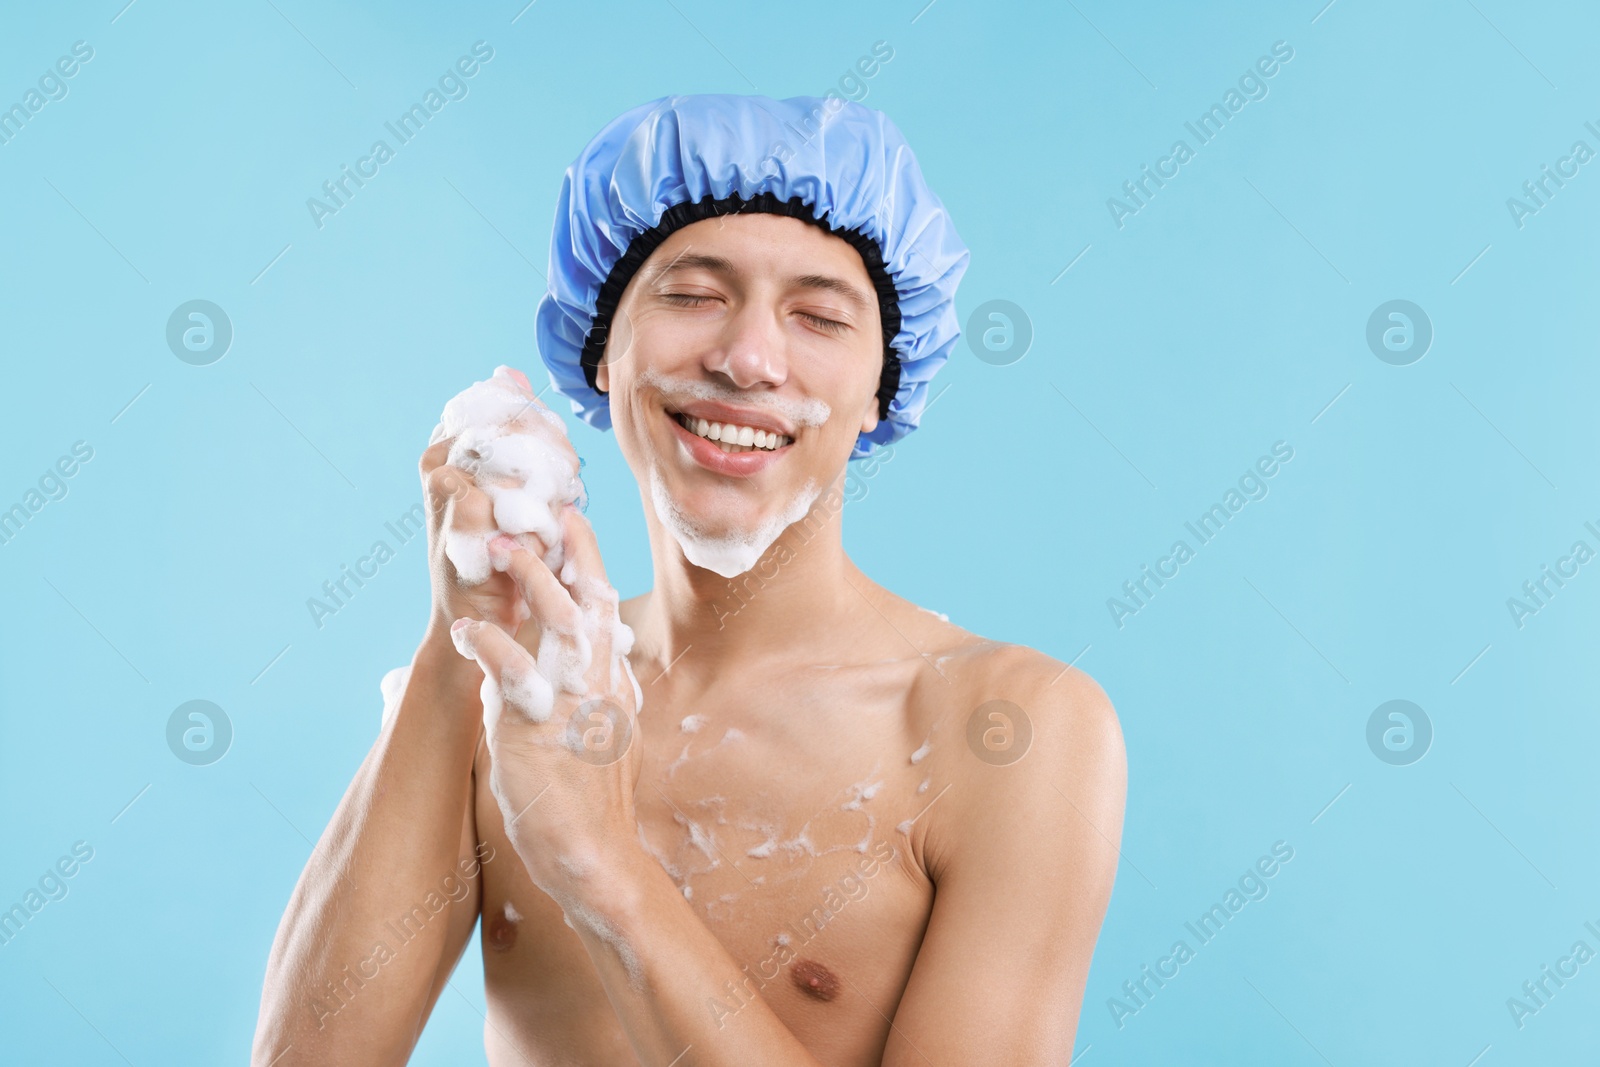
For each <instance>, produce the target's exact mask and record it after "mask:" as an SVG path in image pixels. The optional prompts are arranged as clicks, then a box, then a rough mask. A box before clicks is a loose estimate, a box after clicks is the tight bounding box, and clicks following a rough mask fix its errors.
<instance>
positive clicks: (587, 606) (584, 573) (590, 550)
mask: <svg viewBox="0 0 1600 1067" xmlns="http://www.w3.org/2000/svg"><path fill="white" fill-rule="evenodd" d="M561 512H562V513H561V542H562V545H563V547H564V556H565V559H566V562H565V563H564V564H562V567H561V584H562V585H564V586H566V587H567V589H568V590H569V591H570V592H571V593H572V599H573V600H575V601H576V602H577V604H578V607H580V608H582V609H583V611H584V612H585V613H594V614H596V615H599V616H602V617H604V616H606V615H607V614H608V613H609V615H610V616H615V615H616V610H617V591H616V590H615V589H613V588H611V582H610V580H609V579H607V578H606V567H605V563H604V562H603V561H602V560H601V559H600V542H599V541H598V540H597V539H596V537H595V533H594V527H593V526H591V525H589V520H588V519H587V518H585V517H584V514H583V512H581V511H579V510H578V509H577V508H576V507H574V506H572V505H571V504H568V505H567V506H565V507H564V508H562V509H561Z"/></svg>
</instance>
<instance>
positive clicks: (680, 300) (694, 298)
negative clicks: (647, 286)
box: [660, 293, 713, 307]
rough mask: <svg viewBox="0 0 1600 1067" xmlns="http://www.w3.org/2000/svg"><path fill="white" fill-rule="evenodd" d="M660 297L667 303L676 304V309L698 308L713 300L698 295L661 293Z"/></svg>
mask: <svg viewBox="0 0 1600 1067" xmlns="http://www.w3.org/2000/svg"><path fill="white" fill-rule="evenodd" d="M660 296H661V299H663V300H665V301H667V302H668V303H671V304H676V305H677V306H678V307H699V306H700V305H702V304H703V303H705V302H706V301H707V300H711V299H713V298H712V297H709V296H701V295H699V294H698V293H661V294H660Z"/></svg>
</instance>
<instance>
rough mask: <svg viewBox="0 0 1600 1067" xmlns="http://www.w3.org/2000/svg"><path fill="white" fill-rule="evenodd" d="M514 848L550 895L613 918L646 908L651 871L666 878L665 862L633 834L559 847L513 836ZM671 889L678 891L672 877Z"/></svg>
mask: <svg viewBox="0 0 1600 1067" xmlns="http://www.w3.org/2000/svg"><path fill="white" fill-rule="evenodd" d="M512 836H513V838H514V839H515V837H516V836H518V835H512ZM513 846H514V847H515V849H516V851H517V853H518V855H519V856H521V857H522V861H523V866H524V867H526V868H527V870H528V875H529V877H530V878H531V879H532V881H533V882H534V884H535V885H537V886H539V888H540V889H542V890H544V892H545V893H547V894H548V895H549V896H550V897H551V898H553V899H554V900H556V901H574V900H575V901H579V902H581V903H582V904H583V905H584V907H585V908H586V909H588V910H589V911H590V912H592V913H593V914H596V915H599V916H601V917H603V918H605V919H606V920H607V921H608V922H614V923H619V924H620V923H623V922H628V921H631V919H632V918H633V917H635V916H636V915H638V914H639V913H640V912H641V911H642V908H643V900H644V898H645V896H646V894H647V892H648V889H649V885H648V883H649V878H650V875H651V873H652V869H653V872H654V874H656V875H657V876H659V877H661V878H666V872H665V871H663V870H662V869H661V867H660V864H658V863H657V862H656V861H655V860H654V859H653V858H651V857H650V856H649V855H647V854H646V853H645V851H644V849H643V847H642V846H641V845H640V844H639V843H638V841H637V840H634V839H632V838H620V839H618V838H613V839H611V840H608V841H606V842H604V843H595V844H578V843H576V842H566V843H563V844H560V845H557V844H554V843H552V842H548V841H541V842H538V843H535V842H532V841H529V842H527V843H526V844H524V843H521V842H517V841H515V840H513ZM668 887H669V888H670V889H672V890H673V891H674V892H676V887H674V886H671V885H670V880H669V886H668Z"/></svg>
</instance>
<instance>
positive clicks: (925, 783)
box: [917, 778, 933, 796]
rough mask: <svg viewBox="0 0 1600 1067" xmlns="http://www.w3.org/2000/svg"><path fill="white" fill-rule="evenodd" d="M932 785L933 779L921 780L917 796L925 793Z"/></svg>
mask: <svg viewBox="0 0 1600 1067" xmlns="http://www.w3.org/2000/svg"><path fill="white" fill-rule="evenodd" d="M932 784H933V779H932V778H924V779H923V780H922V784H921V785H919V786H917V795H918V796H921V795H922V794H923V793H926V792H927V791H928V787H929V786H930V785H932Z"/></svg>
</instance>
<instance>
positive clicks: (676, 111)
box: [536, 94, 970, 459]
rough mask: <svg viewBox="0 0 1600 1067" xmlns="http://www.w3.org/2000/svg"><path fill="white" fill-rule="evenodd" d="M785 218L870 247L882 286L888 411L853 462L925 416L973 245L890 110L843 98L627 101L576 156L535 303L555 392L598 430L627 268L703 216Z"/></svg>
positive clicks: (952, 332) (952, 339)
mask: <svg viewBox="0 0 1600 1067" xmlns="http://www.w3.org/2000/svg"><path fill="white" fill-rule="evenodd" d="M739 212H765V213H772V214H780V215H787V216H789V217H792V218H798V219H802V220H804V221H806V222H810V223H813V224H815V225H817V226H820V227H822V228H823V229H824V230H826V231H827V232H829V233H832V234H835V235H837V236H839V237H841V238H843V239H844V240H847V241H849V242H850V243H851V244H852V245H854V246H855V247H856V249H857V250H858V251H859V252H860V253H861V257H862V261H863V262H864V263H865V264H866V267H867V273H868V275H869V276H870V277H871V278H872V281H873V285H874V287H875V288H876V289H877V293H878V305H879V310H880V313H881V318H882V320H883V332H884V370H883V375H882V381H881V383H880V385H879V389H878V402H879V423H878V425H877V427H876V428H875V429H874V430H873V431H872V432H871V433H864V434H861V435H860V436H859V437H858V438H857V440H856V445H855V448H854V450H853V451H852V452H851V458H852V459H858V458H861V457H863V456H866V455H869V454H870V453H871V452H872V451H873V449H874V448H875V447H876V446H878V445H882V444H887V443H889V442H891V441H897V440H899V439H900V438H902V437H904V436H905V435H906V434H908V433H910V432H911V431H912V430H914V429H916V427H917V423H918V422H919V421H920V419H921V417H922V410H923V408H924V407H926V406H927V403H928V381H929V379H931V378H932V377H933V374H934V372H935V371H937V370H938V369H939V368H940V367H941V366H943V365H944V363H945V361H946V360H948V359H949V358H950V351H951V349H952V348H954V347H955V343H956V340H957V339H958V338H959V337H960V335H961V330H960V324H959V322H958V321H957V317H956V310H955V291H956V284H957V283H958V282H959V281H960V280H961V276H962V274H963V273H964V272H965V271H966V269H967V261H968V259H969V258H970V257H969V255H968V253H967V248H966V246H965V245H964V244H962V243H961V238H960V237H958V236H957V235H956V230H955V226H954V225H953V224H952V223H951V221H950V216H949V215H948V214H947V213H946V212H945V209H944V205H943V204H942V203H941V202H940V201H939V198H938V197H937V196H935V195H934V194H933V192H932V191H931V190H930V189H929V188H928V186H927V184H926V183H925V182H924V181H923V178H922V170H921V168H920V167H918V165H917V159H916V156H914V155H913V154H912V152H911V148H910V146H909V145H907V144H906V140H905V138H904V136H902V135H901V133H900V131H899V130H898V129H896V128H895V125H894V123H892V122H890V121H889V119H888V116H886V115H884V114H883V113H882V112H880V111H877V110H874V109H873V108H869V107H865V106H863V105H861V104H858V103H855V102H854V101H850V100H845V99H843V98H840V97H836V96H830V97H814V96H796V97H790V98H789V99H787V100H773V99H771V98H769V97H764V96H735V95H723V94H706V95H696V96H668V97H663V98H661V99H659V100H654V101H651V102H650V103H648V104H643V105H640V106H639V107H636V108H633V109H632V110H630V111H627V112H625V113H624V114H623V115H621V116H620V117H619V118H617V119H615V120H614V121H612V122H611V123H610V124H609V125H608V126H606V128H605V129H603V130H601V131H600V133H599V134H598V135H597V136H596V137H595V139H594V140H593V141H591V142H590V143H589V145H588V147H587V148H585V149H584V150H583V152H582V153H581V154H580V155H579V156H578V158H577V160H576V161H575V162H574V163H573V164H572V166H570V167H568V168H567V172H566V176H565V177H564V179H563V180H562V183H561V198H560V201H559V203H558V204H557V207H556V218H555V225H554V228H553V230H552V233H551V238H550V271H549V288H548V289H547V291H546V293H545V295H544V298H543V299H542V300H541V301H540V303H539V309H538V313H537V323H536V327H537V333H538V340H539V354H540V356H541V357H542V358H543V359H544V362H545V365H546V366H547V367H548V368H549V369H550V381H551V384H552V385H553V386H554V387H555V390H556V392H557V393H560V394H561V395H562V396H564V397H566V398H567V399H568V400H570V401H571V402H572V411H573V414H574V415H576V416H577V417H578V418H580V419H582V420H583V421H584V422H586V423H588V424H589V425H590V426H593V427H595V428H596V429H600V430H605V429H609V428H610V426H611V411H610V407H609V405H608V403H607V401H606V398H605V396H604V395H602V394H601V393H600V392H599V391H598V390H597V389H596V388H595V368H596V367H597V366H598V365H599V363H600V359H601V356H602V354H603V353H604V349H605V342H606V334H607V331H608V330H609V329H610V326H611V319H612V316H613V315H614V314H615V312H616V308H617V303H618V301H620V300H621V298H622V291H623V290H624V289H625V288H626V287H627V284H628V281H629V280H630V279H631V278H632V277H633V275H634V273H635V272H636V271H637V270H638V269H639V267H640V266H641V265H642V264H643V263H644V261H645V260H646V259H647V258H648V257H649V255H650V253H651V252H653V251H654V250H655V249H656V248H657V247H658V246H659V245H660V244H661V242H662V241H664V240H666V238H667V237H668V236H669V235H670V234H671V233H672V232H674V231H675V230H678V229H681V228H682V227H684V226H687V225H689V224H690V223H693V222H698V221H700V220H701V219H706V218H712V217H716V216H721V215H728V214H734V213H739Z"/></svg>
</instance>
